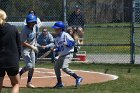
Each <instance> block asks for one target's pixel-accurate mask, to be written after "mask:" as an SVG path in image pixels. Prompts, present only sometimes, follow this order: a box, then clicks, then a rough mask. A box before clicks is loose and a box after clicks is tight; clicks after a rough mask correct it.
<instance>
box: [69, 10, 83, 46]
mask: <svg viewBox="0 0 140 93" xmlns="http://www.w3.org/2000/svg"><path fill="white" fill-rule="evenodd" d="M68 25H69V26H70V27H72V28H73V30H74V32H75V33H77V34H78V36H79V38H80V39H81V40H80V42H81V44H83V35H84V25H85V19H84V15H82V14H81V10H80V8H76V10H75V11H74V12H73V13H72V14H71V15H70V16H69V19H68Z"/></svg>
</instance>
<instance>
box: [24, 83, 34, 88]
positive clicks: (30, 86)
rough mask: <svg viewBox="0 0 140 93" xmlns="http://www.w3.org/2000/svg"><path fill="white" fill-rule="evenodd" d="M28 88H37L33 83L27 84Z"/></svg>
mask: <svg viewBox="0 0 140 93" xmlns="http://www.w3.org/2000/svg"><path fill="white" fill-rule="evenodd" d="M26 86H27V87H28V88H35V86H34V85H33V84H32V83H27V85H26Z"/></svg>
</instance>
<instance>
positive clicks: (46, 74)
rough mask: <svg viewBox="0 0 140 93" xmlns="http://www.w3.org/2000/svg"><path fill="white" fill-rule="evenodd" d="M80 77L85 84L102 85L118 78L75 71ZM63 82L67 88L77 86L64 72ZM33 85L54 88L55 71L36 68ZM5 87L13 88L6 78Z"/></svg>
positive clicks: (22, 84) (23, 78) (24, 78)
mask: <svg viewBox="0 0 140 93" xmlns="http://www.w3.org/2000/svg"><path fill="white" fill-rule="evenodd" d="M73 71H74V72H75V73H77V74H78V75H79V76H81V77H83V81H82V82H81V85H83V84H92V83H101V82H107V81H110V80H116V79H117V78H118V76H116V75H111V74H105V73H100V72H94V71H84V70H73ZM62 81H63V83H64V85H65V86H73V85H75V79H74V78H73V77H71V76H69V75H67V74H65V73H64V72H63V71H62ZM26 82H27V73H24V74H23V75H22V77H21V80H20V87H26ZM32 83H33V85H35V87H53V86H54V85H55V84H56V76H55V73H54V70H53V69H46V68H36V69H35V73H34V76H33V79H32ZM4 87H11V84H10V80H9V78H8V77H7V76H6V77H5V78H4Z"/></svg>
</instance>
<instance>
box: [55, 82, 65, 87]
mask: <svg viewBox="0 0 140 93" xmlns="http://www.w3.org/2000/svg"><path fill="white" fill-rule="evenodd" d="M63 87H64V85H63V84H62V83H57V84H56V85H55V86H54V87H53V88H63Z"/></svg>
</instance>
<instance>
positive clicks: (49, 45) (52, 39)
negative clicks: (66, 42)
mask: <svg viewBox="0 0 140 93" xmlns="http://www.w3.org/2000/svg"><path fill="white" fill-rule="evenodd" d="M49 40H50V44H48V45H47V48H53V47H54V46H55V45H54V38H53V36H52V35H51V34H50V33H49Z"/></svg>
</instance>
